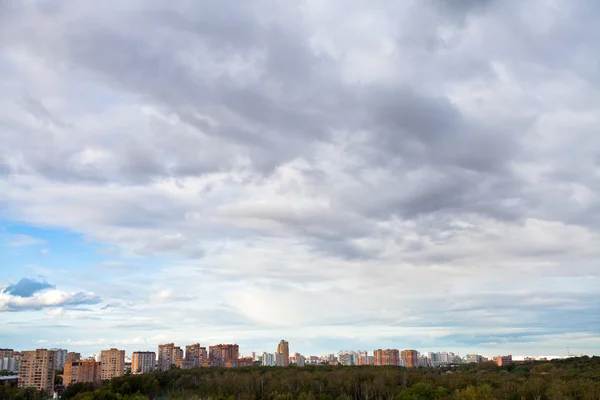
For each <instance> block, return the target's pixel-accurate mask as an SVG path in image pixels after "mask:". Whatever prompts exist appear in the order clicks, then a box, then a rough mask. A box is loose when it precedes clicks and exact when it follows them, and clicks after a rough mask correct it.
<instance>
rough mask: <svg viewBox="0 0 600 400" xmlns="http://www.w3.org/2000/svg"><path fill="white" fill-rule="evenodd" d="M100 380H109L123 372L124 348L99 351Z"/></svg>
mask: <svg viewBox="0 0 600 400" xmlns="http://www.w3.org/2000/svg"><path fill="white" fill-rule="evenodd" d="M100 362H101V363H102V366H101V377H102V380H110V379H113V378H116V377H118V376H123V374H124V373H125V350H117V349H110V350H102V351H101V352H100Z"/></svg>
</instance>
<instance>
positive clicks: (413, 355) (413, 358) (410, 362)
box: [402, 350, 419, 368]
mask: <svg viewBox="0 0 600 400" xmlns="http://www.w3.org/2000/svg"><path fill="white" fill-rule="evenodd" d="M402 359H403V360H404V362H405V363H406V367H407V368H416V367H418V366H419V353H418V352H417V351H416V350H402Z"/></svg>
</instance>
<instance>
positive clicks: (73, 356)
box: [66, 351, 81, 362]
mask: <svg viewBox="0 0 600 400" xmlns="http://www.w3.org/2000/svg"><path fill="white" fill-rule="evenodd" d="M79 360H81V353H75V352H72V351H71V352H69V353H67V361H66V362H75V361H79Z"/></svg>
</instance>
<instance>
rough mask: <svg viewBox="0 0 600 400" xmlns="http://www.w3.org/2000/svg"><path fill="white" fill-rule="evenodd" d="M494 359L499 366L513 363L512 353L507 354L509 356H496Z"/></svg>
mask: <svg viewBox="0 0 600 400" xmlns="http://www.w3.org/2000/svg"><path fill="white" fill-rule="evenodd" d="M493 360H494V362H495V363H496V364H498V366H499V367H501V366H503V365H508V364H512V355H510V354H509V355H507V356H494V357H493Z"/></svg>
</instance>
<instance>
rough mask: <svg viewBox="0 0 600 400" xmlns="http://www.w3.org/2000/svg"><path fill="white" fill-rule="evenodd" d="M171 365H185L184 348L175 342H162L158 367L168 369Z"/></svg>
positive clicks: (159, 347)
mask: <svg viewBox="0 0 600 400" xmlns="http://www.w3.org/2000/svg"><path fill="white" fill-rule="evenodd" d="M171 365H176V366H178V367H180V368H181V367H183V350H182V349H181V347H179V346H175V344H174V343H167V344H161V345H159V346H158V369H159V370H161V371H166V370H168V369H169V368H171Z"/></svg>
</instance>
